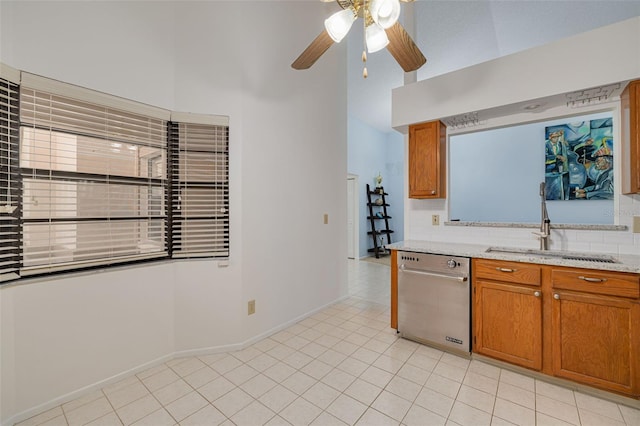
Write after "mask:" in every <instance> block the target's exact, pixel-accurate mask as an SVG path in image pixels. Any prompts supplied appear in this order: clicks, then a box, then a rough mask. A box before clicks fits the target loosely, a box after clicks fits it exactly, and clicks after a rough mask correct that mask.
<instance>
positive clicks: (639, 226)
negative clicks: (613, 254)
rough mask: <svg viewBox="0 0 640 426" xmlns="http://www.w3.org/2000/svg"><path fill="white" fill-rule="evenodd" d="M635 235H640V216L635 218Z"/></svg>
mask: <svg viewBox="0 0 640 426" xmlns="http://www.w3.org/2000/svg"><path fill="white" fill-rule="evenodd" d="M633 233H634V234H640V216H634V217H633Z"/></svg>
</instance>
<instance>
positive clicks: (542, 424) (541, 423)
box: [536, 411, 571, 426]
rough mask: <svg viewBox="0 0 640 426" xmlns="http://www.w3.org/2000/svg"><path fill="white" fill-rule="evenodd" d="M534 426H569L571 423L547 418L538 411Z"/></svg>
mask: <svg viewBox="0 0 640 426" xmlns="http://www.w3.org/2000/svg"><path fill="white" fill-rule="evenodd" d="M536 426H571V423H567V422H565V421H562V420H560V419H556V418H555V417H551V416H548V415H546V414H544V413H541V412H539V411H537V412H536Z"/></svg>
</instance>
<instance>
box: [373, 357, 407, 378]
mask: <svg viewBox="0 0 640 426" xmlns="http://www.w3.org/2000/svg"><path fill="white" fill-rule="evenodd" d="M371 365H373V366H374V367H378V368H380V369H382V370H384V371H386V372H389V373H391V374H396V373H397V372H398V370H400V368H402V366H403V365H404V362H403V361H400V360H398V359H395V358H391V357H390V356H388V355H380V356H379V357H378V359H376V360H375V361H374V363H373V364H371Z"/></svg>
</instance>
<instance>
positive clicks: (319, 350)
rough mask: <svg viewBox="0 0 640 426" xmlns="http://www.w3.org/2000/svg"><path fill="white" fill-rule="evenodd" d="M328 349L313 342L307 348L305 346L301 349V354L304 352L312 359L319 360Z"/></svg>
mask: <svg viewBox="0 0 640 426" xmlns="http://www.w3.org/2000/svg"><path fill="white" fill-rule="evenodd" d="M327 349H328V348H327V347H326V346H322V345H319V344H317V343H316V342H313V341H312V342H311V343H309V344H308V345H307V346H305V347H304V348H302V349H300V352H302V353H303V354H305V355H308V356H310V357H311V358H317V357H319V356H320V355H322V354H323V353H324V351H326V350H327Z"/></svg>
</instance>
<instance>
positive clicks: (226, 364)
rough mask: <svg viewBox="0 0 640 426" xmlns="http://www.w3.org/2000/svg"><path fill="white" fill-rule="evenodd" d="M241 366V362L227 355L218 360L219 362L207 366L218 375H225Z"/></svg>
mask: <svg viewBox="0 0 640 426" xmlns="http://www.w3.org/2000/svg"><path fill="white" fill-rule="evenodd" d="M241 365H242V361H240V360H239V359H237V358H235V357H233V356H231V355H227V356H225V357H224V358H220V359H219V360H217V361H214V362H213V363H212V364H210V365H209V366H210V367H211V368H213V369H214V370H215V371H216V372H217V373H218V374H225V373H228V372H229V371H231V370H233V369H234V368H238V367H240V366H241Z"/></svg>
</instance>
